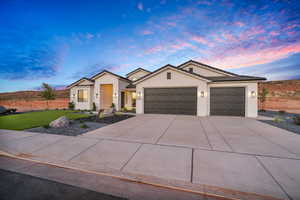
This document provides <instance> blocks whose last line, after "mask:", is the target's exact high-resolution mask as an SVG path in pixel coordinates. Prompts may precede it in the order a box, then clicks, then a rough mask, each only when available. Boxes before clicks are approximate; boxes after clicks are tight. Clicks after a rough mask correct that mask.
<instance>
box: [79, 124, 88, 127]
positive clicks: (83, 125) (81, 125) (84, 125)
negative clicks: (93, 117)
mask: <svg viewBox="0 0 300 200" xmlns="http://www.w3.org/2000/svg"><path fill="white" fill-rule="evenodd" d="M80 128H88V126H87V125H86V124H84V123H82V124H80Z"/></svg>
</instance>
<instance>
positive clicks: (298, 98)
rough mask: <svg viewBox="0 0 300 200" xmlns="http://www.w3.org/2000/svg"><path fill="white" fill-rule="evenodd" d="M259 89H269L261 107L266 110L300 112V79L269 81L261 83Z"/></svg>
mask: <svg viewBox="0 0 300 200" xmlns="http://www.w3.org/2000/svg"><path fill="white" fill-rule="evenodd" d="M258 88H259V91H260V92H261V91H262V90H263V88H266V89H267V90H268V92H269V93H268V95H267V98H266V101H265V103H264V105H262V104H261V103H259V108H260V109H262V108H264V109H265V110H284V111H287V112H292V113H300V80H299V79H298V80H286V81H268V82H264V83H260V84H259V87H258Z"/></svg>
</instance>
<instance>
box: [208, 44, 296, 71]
mask: <svg viewBox="0 0 300 200" xmlns="http://www.w3.org/2000/svg"><path fill="white" fill-rule="evenodd" d="M298 52H300V42H299V43H295V44H290V45H284V46H279V47H276V48H275V47H270V48H265V49H258V50H252V49H251V48H249V49H247V48H239V49H238V48H236V49H234V50H233V51H232V52H229V54H228V55H225V56H221V55H218V54H215V55H213V56H211V57H209V58H207V59H205V62H207V63H209V64H211V65H214V66H217V67H221V68H238V67H248V66H252V65H259V64H266V63H270V62H273V61H276V60H279V59H283V58H286V57H288V56H290V55H292V54H295V53H298Z"/></svg>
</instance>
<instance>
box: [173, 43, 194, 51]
mask: <svg viewBox="0 0 300 200" xmlns="http://www.w3.org/2000/svg"><path fill="white" fill-rule="evenodd" d="M187 47H190V48H196V47H195V46H193V45H192V44H190V43H187V42H179V43H176V44H172V45H170V46H169V49H171V50H172V49H175V50H180V49H184V48H187Z"/></svg>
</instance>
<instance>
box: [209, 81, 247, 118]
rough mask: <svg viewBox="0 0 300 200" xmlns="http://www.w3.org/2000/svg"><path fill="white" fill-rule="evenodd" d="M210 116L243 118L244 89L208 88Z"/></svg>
mask: <svg viewBox="0 0 300 200" xmlns="http://www.w3.org/2000/svg"><path fill="white" fill-rule="evenodd" d="M210 115H228V116H245V88H244V87H215V88H210Z"/></svg>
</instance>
